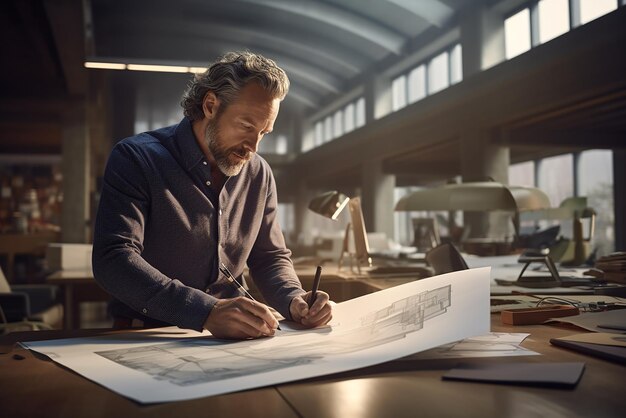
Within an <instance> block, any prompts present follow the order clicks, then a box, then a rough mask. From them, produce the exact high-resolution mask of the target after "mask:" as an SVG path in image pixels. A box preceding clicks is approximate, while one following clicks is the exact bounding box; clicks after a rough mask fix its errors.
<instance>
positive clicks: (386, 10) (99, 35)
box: [86, 0, 471, 110]
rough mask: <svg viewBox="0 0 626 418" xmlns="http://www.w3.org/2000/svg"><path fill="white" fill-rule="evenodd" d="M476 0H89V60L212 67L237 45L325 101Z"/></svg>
mask: <svg viewBox="0 0 626 418" xmlns="http://www.w3.org/2000/svg"><path fill="white" fill-rule="evenodd" d="M469 3H471V1H470V0H419V1H417V0H306V1H305V0H177V1H171V0H132V1H110V0H88V2H87V3H86V5H87V6H86V7H87V10H86V22H87V23H86V35H87V36H86V40H87V45H88V48H87V59H88V60H100V61H107V60H111V61H122V62H144V63H152V64H183V65H186V66H207V65H208V63H209V62H210V61H212V60H214V59H215V58H216V57H217V56H219V55H221V54H223V53H225V52H227V51H231V50H241V49H249V50H251V51H254V52H259V53H261V54H263V55H266V56H268V57H270V58H272V59H274V60H275V61H276V62H277V63H278V64H279V65H280V66H281V67H283V68H284V69H285V70H286V71H287V73H288V74H289V76H290V79H291V82H292V88H291V92H290V95H289V96H288V98H287V100H288V101H290V102H291V104H295V105H297V106H299V107H300V108H302V109H304V110H311V109H314V108H316V107H318V106H319V105H320V104H321V103H323V102H324V100H327V99H328V98H329V97H333V96H334V95H336V94H338V93H340V92H341V91H342V90H344V89H345V88H346V87H347V86H349V84H350V81H351V80H353V79H355V78H356V77H358V76H359V75H360V74H361V73H363V72H366V71H368V70H370V69H371V68H373V67H374V66H375V65H376V63H378V62H379V61H382V60H386V59H389V57H402V56H403V55H404V54H406V53H407V52H410V51H407V50H406V49H407V45H409V44H410V45H415V43H416V42H419V38H420V36H424V35H425V34H426V33H427V32H432V31H438V30H439V31H443V30H445V29H447V28H448V27H449V26H450V25H451V24H453V22H454V20H455V17H456V15H457V14H458V13H459V11H460V10H461V9H463V8H464V7H466V6H467V5H468V4H469Z"/></svg>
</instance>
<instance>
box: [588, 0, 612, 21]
mask: <svg viewBox="0 0 626 418" xmlns="http://www.w3.org/2000/svg"><path fill="white" fill-rule="evenodd" d="M579 1H580V24H581V25H584V24H585V23H587V22H591V21H592V20H594V19H597V18H599V17H600V16H604V15H605V14H607V13H609V12H611V11H613V10H615V9H617V0H579Z"/></svg>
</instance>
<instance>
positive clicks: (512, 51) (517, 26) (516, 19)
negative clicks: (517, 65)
mask: <svg viewBox="0 0 626 418" xmlns="http://www.w3.org/2000/svg"><path fill="white" fill-rule="evenodd" d="M504 38H505V45H504V47H505V53H506V59H511V58H513V57H516V56H518V55H520V54H523V53H524V52H526V51H528V50H529V49H530V10H529V9H528V8H526V9H523V10H520V11H519V12H517V13H516V14H514V15H513V16H511V17H509V18H508V19H506V20H505V21H504Z"/></svg>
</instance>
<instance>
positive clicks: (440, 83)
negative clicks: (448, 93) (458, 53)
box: [428, 51, 450, 94]
mask: <svg viewBox="0 0 626 418" xmlns="http://www.w3.org/2000/svg"><path fill="white" fill-rule="evenodd" d="M449 77H450V76H449V67H448V52H447V51H446V52H442V53H441V54H439V55H437V56H436V57H435V58H433V59H431V60H430V62H429V63H428V94H433V93H437V92H438V91H441V90H443V89H445V88H446V87H448V86H449V85H450V78H449Z"/></svg>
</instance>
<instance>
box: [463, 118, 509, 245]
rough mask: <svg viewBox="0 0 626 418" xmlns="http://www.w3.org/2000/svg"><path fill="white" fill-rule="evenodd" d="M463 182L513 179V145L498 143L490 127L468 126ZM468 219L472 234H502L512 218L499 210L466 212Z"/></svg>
mask: <svg viewBox="0 0 626 418" xmlns="http://www.w3.org/2000/svg"><path fill="white" fill-rule="evenodd" d="M460 153H461V155H460V158H461V176H462V178H463V183H468V182H474V181H487V180H489V179H493V180H494V181H496V182H499V183H503V184H508V183H509V163H510V155H509V148H508V147H505V146H502V145H500V144H496V143H494V134H493V133H492V132H491V131H489V130H486V129H474V130H466V131H465V132H464V133H463V136H462V137H461V140H460ZM464 223H465V225H466V226H468V225H469V227H470V235H469V236H470V237H489V236H493V237H494V238H495V237H497V236H502V235H503V233H504V234H506V231H508V230H509V226H510V225H509V224H510V220H509V219H508V218H506V217H502V216H500V215H498V214H489V213H476V212H465V213H464Z"/></svg>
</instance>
